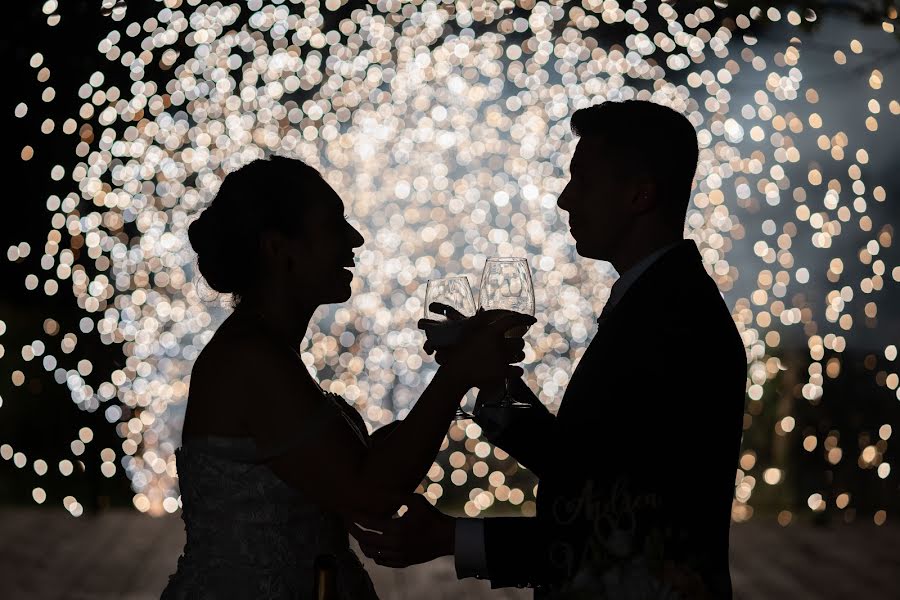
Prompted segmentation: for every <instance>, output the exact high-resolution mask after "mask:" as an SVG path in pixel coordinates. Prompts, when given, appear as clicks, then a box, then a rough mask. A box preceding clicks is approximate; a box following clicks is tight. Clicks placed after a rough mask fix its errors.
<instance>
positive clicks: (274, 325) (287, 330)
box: [235, 296, 316, 348]
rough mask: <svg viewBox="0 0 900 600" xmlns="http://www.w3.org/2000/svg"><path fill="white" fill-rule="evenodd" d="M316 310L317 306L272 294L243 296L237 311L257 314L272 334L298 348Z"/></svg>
mask: <svg viewBox="0 0 900 600" xmlns="http://www.w3.org/2000/svg"><path fill="white" fill-rule="evenodd" d="M315 310H316V307H315V306H303V305H301V304H297V303H293V302H288V301H286V300H285V299H284V298H281V297H276V296H272V297H268V298H265V297H262V298H260V297H248V298H243V299H241V303H240V304H239V305H238V307H237V308H236V309H235V312H238V311H240V312H241V313H243V314H244V315H252V316H256V317H257V318H258V319H259V320H260V321H262V325H263V326H264V327H266V328H267V329H268V330H269V331H270V332H271V333H272V334H274V335H276V336H277V337H280V338H283V339H284V340H285V341H286V342H288V343H289V344H291V346H293V347H295V348H296V347H298V346H299V345H300V342H301V341H303V336H305V335H306V331H307V329H308V328H309V322H310V320H311V319H312V316H313V313H314V312H315Z"/></svg>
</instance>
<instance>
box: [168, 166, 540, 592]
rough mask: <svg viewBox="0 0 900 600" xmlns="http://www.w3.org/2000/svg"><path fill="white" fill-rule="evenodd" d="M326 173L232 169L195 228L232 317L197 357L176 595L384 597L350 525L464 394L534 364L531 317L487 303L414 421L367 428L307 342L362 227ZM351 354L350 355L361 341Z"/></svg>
mask: <svg viewBox="0 0 900 600" xmlns="http://www.w3.org/2000/svg"><path fill="white" fill-rule="evenodd" d="M343 209H344V207H343V203H342V201H341V199H340V197H338V195H337V194H336V193H335V191H334V190H333V189H332V188H331V187H330V186H329V185H328V184H327V183H326V182H325V181H324V180H323V179H322V177H321V176H320V175H319V173H318V172H317V171H316V170H315V169H313V168H311V167H309V166H308V165H306V164H304V163H303V162H301V161H298V160H293V159H289V158H285V157H271V158H269V159H264V160H257V161H255V162H252V163H250V164H249V165H247V166H245V167H243V168H241V169H239V170H237V171H235V172H234V173H231V174H229V175H228V176H227V177H226V178H225V180H224V181H223V183H222V186H221V188H220V190H219V192H218V195H217V196H216V198H215V200H214V201H213V202H212V204H211V205H210V207H209V208H207V209H206V210H205V211H204V212H203V213H202V214H201V215H200V217H199V218H198V219H197V220H196V221H194V222H193V223H192V224H191V226H190V229H189V237H190V241H191V245H192V246H193V248H194V250H195V251H196V252H197V256H198V266H199V269H200V272H201V273H202V275H203V277H204V278H205V279H206V281H207V282H208V284H209V285H210V286H211V287H212V288H213V289H215V290H216V291H218V292H220V293H228V294H231V295H232V304H233V306H234V311H233V312H232V313H231V314H230V315H229V317H228V318H227V319H226V320H225V321H224V323H222V325H221V326H220V327H219V329H218V330H217V331H216V333H215V335H214V336H213V337H212V339H211V340H210V341H209V343H208V344H206V346H205V347H204V348H203V350H202V352H201V353H200V355H199V357H198V358H197V360H196V362H195V364H194V367H193V370H192V373H191V380H190V395H189V400H188V403H187V411H186V414H185V421H184V429H183V435H182V445H181V447H180V448H179V449H178V450H176V464H177V468H178V474H179V485H180V489H181V495H182V504H183V512H182V518H183V520H184V523H185V530H186V534H187V541H186V544H185V548H184V552H183V553H182V555H181V556H180V557H179V560H178V568H177V571H176V572H175V573H174V574H173V575H172V576H170V578H169V583H168V585H167V587H166V589H165V590H164V592H163V598H167V599H168V598H212V597H215V598H310V597H312V594H313V587H314V579H315V577H314V564H315V563H316V561H317V559H319V560H321V559H322V557H327V558H328V559H329V561H328V562H329V564H331V565H333V571H334V574H335V577H334V579H335V580H336V582H337V584H336V588H337V590H336V592H335V595H334V597H338V598H342V599H350V598H353V599H354V600H365V599H368V598H376V597H377V596H376V593H375V590H374V588H373V586H372V583H371V580H370V579H369V577H368V575H367V573H366V572H365V570H364V569H363V567H362V565H361V563H360V561H359V560H358V559H357V557H356V555H355V554H354V553H353V551H352V550H351V549H350V546H349V542H348V533H347V528H346V526H345V522H346V520H347V519H348V518H350V517H354V516H357V515H370V516H380V517H386V516H389V515H391V514H393V513H395V512H396V510H397V509H398V507H399V506H400V505H401V503H402V502H403V498H404V497H407V496H408V495H409V494H410V493H411V492H413V490H414V489H415V487H416V486H417V484H418V483H419V482H420V481H421V480H422V478H423V477H424V475H425V473H426V471H427V469H428V468H429V467H430V465H431V463H432V461H433V459H434V456H435V454H436V453H437V451H438V450H439V447H440V444H441V442H442V440H443V438H444V435H445V433H446V431H447V427H448V425H449V423H450V422H451V421H452V419H453V416H454V413H455V411H456V408H457V407H458V406H459V402H460V400H461V399H462V397H463V396H464V394H465V393H466V392H467V391H468V390H469V389H470V388H472V387H477V386H478V384H479V383H480V382H485V381H488V380H496V378H497V375H498V373H500V374H501V377H502V374H503V373H504V372H505V371H508V370H510V369H514V368H513V367H510V366H509V364H510V363H513V362H517V361H519V360H521V358H522V356H523V355H522V340H521V338H514V339H505V338H504V335H503V334H504V332H506V331H507V330H509V329H511V328H513V327H516V326H521V325H523V324H526V325H530V324H531V323H533V318H531V317H527V316H524V315H517V314H502V315H498V314H496V313H495V314H492V315H488V313H491V312H494V311H488V313H480V314H479V315H478V316H476V317H475V318H476V319H485V322H487V323H490V325H488V326H485V327H479V328H477V329H478V332H477V333H476V334H474V335H477V336H479V337H480V338H481V339H478V340H474V343H472V344H471V345H470V346H469V350H468V351H467V353H466V354H465V355H464V356H461V357H459V358H458V359H457V360H455V361H454V362H453V364H452V365H451V364H445V365H442V366H440V367H439V369H438V371H437V372H436V374H435V376H434V378H433V379H432V381H431V383H430V384H429V385H428V387H427V388H426V389H425V390H424V391H423V393H422V395H421V397H420V398H419V400H418V402H417V403H416V404H415V406H414V408H413V409H412V410H411V411H410V413H409V415H408V416H407V417H406V418H405V419H404V420H403V421H400V422H397V423H392V424H391V425H388V426H386V427H383V428H381V429H380V430H378V431H376V432H375V433H373V434H371V435H370V434H369V433H368V431H367V429H366V425H365V423H364V421H363V419H362V418H361V416H360V415H359V414H358V413H357V411H356V410H355V408H353V407H352V406H350V405H348V404H347V402H345V401H344V399H343V398H341V397H340V396H337V395H335V394H332V393H329V392H326V391H324V390H322V389H321V388H320V386H319V384H318V382H317V381H316V379H315V378H314V377H313V376H312V374H311V373H310V371H309V370H308V369H307V367H306V365H305V364H304V363H303V361H302V360H301V357H300V355H299V354H298V351H297V349H298V348H299V345H300V342H301V340H302V339H303V337H304V335H305V333H306V331H307V327H308V324H309V321H310V319H311V318H312V316H313V313H314V312H315V310H316V308H317V307H318V306H319V305H322V304H328V303H336V302H344V301H346V300H347V299H348V298H349V297H350V293H351V281H352V279H353V274H352V273H351V271H350V270H349V269H351V268H352V267H353V266H354V249H355V248H358V247H360V246H361V245H362V243H363V238H362V236H361V235H360V233H359V232H358V231H357V230H356V229H354V228H353V227H352V226H351V225H350V224H349V223H348V222H347V221H346V219H345V218H344V212H343ZM351 351H352V349H351Z"/></svg>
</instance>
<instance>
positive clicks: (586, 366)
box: [557, 319, 645, 436]
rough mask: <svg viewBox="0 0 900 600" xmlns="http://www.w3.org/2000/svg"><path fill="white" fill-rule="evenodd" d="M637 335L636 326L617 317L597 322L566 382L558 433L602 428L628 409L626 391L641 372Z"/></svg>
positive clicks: (634, 383) (642, 356)
mask: <svg viewBox="0 0 900 600" xmlns="http://www.w3.org/2000/svg"><path fill="white" fill-rule="evenodd" d="M641 337H642V334H641V332H640V328H639V327H631V328H628V327H626V323H625V322H623V321H622V320H619V319H617V320H615V321H613V320H610V321H608V322H606V323H601V324H600V325H599V326H598V328H597V332H596V334H595V335H594V337H593V339H592V340H591V343H590V344H589V345H588V347H587V348H586V349H585V352H584V354H583V355H582V356H581V359H580V360H579V361H578V365H577V366H576V368H575V371H574V372H573V374H572V377H571V379H570V380H569V385H568V386H566V392H565V394H564V395H563V399H562V401H561V403H560V407H559V411H558V412H557V426H558V428H559V429H560V433H562V434H563V435H564V436H565V435H566V432H567V431H569V432H571V431H573V430H577V429H582V428H584V427H588V428H592V429H595V430H596V429H600V428H603V427H605V426H607V425H609V423H610V420H615V419H617V418H619V417H621V416H623V415H624V414H625V412H627V411H628V410H630V409H631V406H630V404H631V403H630V402H629V400H630V398H629V396H631V395H632V394H631V393H630V391H631V390H633V389H634V388H635V387H636V386H639V385H640V381H639V380H640V378H641V376H642V374H643V369H641V368H640V367H641V364H642V362H643V361H644V359H645V357H644V355H643V353H642V352H640V351H639V348H640V343H638V342H639V340H640V338H641ZM598 420H603V421H605V423H600V422H598Z"/></svg>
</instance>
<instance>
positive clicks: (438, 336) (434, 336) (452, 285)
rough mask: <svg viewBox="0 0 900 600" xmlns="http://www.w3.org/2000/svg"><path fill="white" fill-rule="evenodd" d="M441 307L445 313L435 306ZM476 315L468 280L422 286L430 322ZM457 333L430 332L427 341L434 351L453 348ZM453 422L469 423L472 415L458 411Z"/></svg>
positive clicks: (443, 329)
mask: <svg viewBox="0 0 900 600" xmlns="http://www.w3.org/2000/svg"><path fill="white" fill-rule="evenodd" d="M436 303H437V304H442V305H444V307H446V308H447V310H446V311H443V312H438V310H437V309H438V307H437V306H434V305H435V304H436ZM474 314H475V297H474V296H473V295H472V288H471V287H470V286H469V279H468V278H467V277H443V278H441V279H431V280H429V281H428V283H427V284H426V285H425V318H426V319H431V320H433V321H441V322H444V321H452V320H456V319H460V318H464V317H471V316H472V315H474ZM459 333H460V332H459V330H458V329H456V328H451V327H441V328H440V329H438V328H435V329H432V330H431V331H429V333H428V341H429V342H430V344H431V345H432V346H434V347H435V349H440V348H442V347H444V346H452V345H453V344H454V343H455V342H457V341H458V337H459ZM454 418H455V419H456V420H461V419H471V418H472V415H470V414H469V413H467V412H466V411H464V410H463V409H462V407H459V408H457V409H456V415H455V416H454Z"/></svg>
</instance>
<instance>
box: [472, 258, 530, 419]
mask: <svg viewBox="0 0 900 600" xmlns="http://www.w3.org/2000/svg"><path fill="white" fill-rule="evenodd" d="M478 299H479V304H480V305H481V309H482V310H493V309H499V310H511V311H514V312H518V313H522V314H526V315H531V316H534V285H533V284H532V282H531V269H530V268H529V266H528V261H527V260H526V259H524V258H489V259H488V260H487V261H486V262H485V264H484V272H483V273H482V275H481V289H480V290H479V294H478ZM525 331H527V328H524V330H523V331H521V332H510V334H509V335H510V337H512V336H515V335H520V336H521V335H525ZM505 388H506V391H505V393H504V395H503V397H502V398H500V400H499V401H498V402H497V403H496V404H495V403H493V402H490V401H485V402H488V405H492V406H499V407H501V408H525V407H529V406H530V405H529V404H526V403H523V402H518V401H517V400H516V399H515V398H514V397H513V396H512V394H510V392H509V381H507V382H506V386H505ZM483 405H485V404H483Z"/></svg>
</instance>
